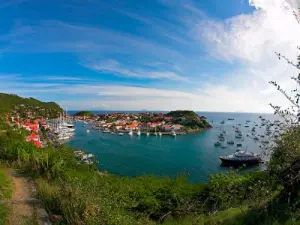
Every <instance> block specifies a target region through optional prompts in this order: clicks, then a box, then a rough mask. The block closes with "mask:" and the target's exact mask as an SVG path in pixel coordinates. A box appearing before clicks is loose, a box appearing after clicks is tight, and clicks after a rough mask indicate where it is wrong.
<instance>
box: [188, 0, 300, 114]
mask: <svg viewBox="0 0 300 225" xmlns="http://www.w3.org/2000/svg"><path fill="white" fill-rule="evenodd" d="M249 3H250V4H251V5H252V6H254V7H256V10H255V11H254V12H253V13H252V14H247V15H239V16H236V17H233V18H230V19H227V20H225V21H217V20H205V21H200V22H199V23H197V24H196V25H195V26H194V29H193V33H194V34H195V38H197V39H198V40H200V41H201V42H203V43H205V45H206V48H207V49H208V52H209V54H210V55H211V56H212V57H215V58H217V59H218V60H222V61H224V62H228V63H234V64H235V65H236V64H240V65H241V66H240V67H241V68H240V69H238V70H233V71H232V72H230V74H228V76H227V77H228V78H230V79H229V80H228V82H226V79H225V82H224V83H223V85H226V87H227V90H228V91H227V92H223V91H222V89H220V88H219V87H218V84H214V85H213V86H212V87H211V88H212V89H214V90H215V92H219V95H220V98H223V99H224V101H225V100H226V98H228V97H230V96H231V97H232V99H236V98H239V99H240V101H239V102H237V104H239V105H241V106H242V108H244V109H247V108H248V109H249V110H251V111H253V110H255V108H256V110H257V111H261V107H262V103H264V104H267V103H274V104H280V105H283V106H287V105H288V102H287V101H286V100H285V99H284V98H282V97H281V96H280V93H278V92H276V91H271V90H272V88H273V87H271V86H270V85H269V84H268V81H271V80H275V81H277V82H278V83H280V84H282V86H283V87H284V88H286V89H287V90H289V89H290V88H292V87H294V82H293V81H292V80H290V77H291V76H294V75H296V72H297V70H296V69H295V68H294V67H292V66H289V65H288V64H287V63H285V62H282V61H279V60H278V57H277V56H276V55H275V52H280V53H282V54H284V55H286V56H287V57H289V58H290V59H293V60H294V59H295V60H296V56H297V54H298V52H297V46H299V44H300V26H299V24H298V22H297V20H296V19H295V16H294V15H293V9H292V7H291V5H289V4H288V3H287V2H285V1H284V0H250V2H249ZM249 100H251V101H249ZM263 108H264V110H266V109H265V107H263Z"/></svg>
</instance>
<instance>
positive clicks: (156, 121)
mask: <svg viewBox="0 0 300 225" xmlns="http://www.w3.org/2000/svg"><path fill="white" fill-rule="evenodd" d="M84 112H88V111H82V112H79V113H77V114H76V115H75V116H74V119H78V120H85V121H87V122H90V123H93V124H94V126H93V128H94V129H96V130H103V131H104V132H111V133H118V134H124V133H129V134H133V133H136V134H138V135H140V134H147V135H150V134H154V135H157V134H158V135H173V136H174V135H175V134H186V133H192V132H201V131H203V130H206V129H209V128H211V127H212V126H211V125H210V124H209V123H208V122H207V121H206V118H205V117H203V116H199V115H198V114H197V113H195V112H193V111H188V110H177V111H171V112H169V113H155V112H140V113H125V112H124V113H109V114H99V115H92V116H91V114H87V113H84ZM88 116H90V117H88ZM84 117H85V118H84Z"/></svg>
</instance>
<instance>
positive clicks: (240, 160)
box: [220, 151, 262, 166]
mask: <svg viewBox="0 0 300 225" xmlns="http://www.w3.org/2000/svg"><path fill="white" fill-rule="evenodd" d="M220 160H221V161H222V164H223V165H229V166H241V165H255V164H258V163H259V162H261V161H262V159H261V157H260V156H259V155H258V154H254V153H252V152H247V151H237V152H235V153H234V154H232V155H227V156H220Z"/></svg>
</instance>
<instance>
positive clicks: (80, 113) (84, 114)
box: [74, 111, 94, 117]
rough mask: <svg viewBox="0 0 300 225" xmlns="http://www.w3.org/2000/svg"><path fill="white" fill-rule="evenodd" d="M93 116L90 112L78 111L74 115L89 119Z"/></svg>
mask: <svg viewBox="0 0 300 225" xmlns="http://www.w3.org/2000/svg"><path fill="white" fill-rule="evenodd" d="M93 115H94V114H93V113H92V112H90V111H80V112H78V113H76V114H75V115H74V116H86V117H90V116H93Z"/></svg>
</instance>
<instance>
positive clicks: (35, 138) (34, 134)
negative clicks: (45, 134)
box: [5, 114, 48, 148]
mask: <svg viewBox="0 0 300 225" xmlns="http://www.w3.org/2000/svg"><path fill="white" fill-rule="evenodd" d="M5 121H6V123H7V124H8V125H10V126H13V125H15V126H17V127H18V128H24V129H25V130H27V131H29V132H30V134H29V135H28V136H27V137H26V141H27V142H30V143H33V144H34V145H35V146H36V147H38V148H41V147H42V146H43V145H42V142H41V138H40V135H39V131H40V128H41V127H44V128H48V125H47V122H46V121H44V120H42V119H34V120H31V119H28V118H27V119H25V120H22V119H20V117H19V116H17V117H14V116H11V117H10V118H9V115H8V114H6V115H5Z"/></svg>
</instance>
